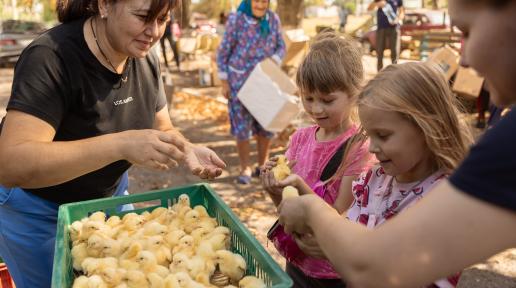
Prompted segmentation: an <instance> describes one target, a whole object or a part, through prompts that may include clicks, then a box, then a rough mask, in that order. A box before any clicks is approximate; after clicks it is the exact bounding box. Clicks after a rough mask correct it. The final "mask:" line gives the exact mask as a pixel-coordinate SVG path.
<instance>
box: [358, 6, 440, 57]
mask: <svg viewBox="0 0 516 288" xmlns="http://www.w3.org/2000/svg"><path fill="white" fill-rule="evenodd" d="M449 27H450V21H449V17H448V15H447V14H446V12H444V11H431V10H430V11H407V12H406V13H405V18H403V23H402V25H401V27H400V29H401V50H404V49H408V48H409V44H410V41H411V40H412V35H414V34H415V33H423V32H429V31H434V30H446V29H448V30H449V29H450V28H449ZM376 30H377V27H376V25H375V26H372V27H371V29H369V31H367V32H366V33H364V34H362V35H359V39H360V42H361V43H362V47H364V51H365V52H372V51H374V50H376ZM385 47H386V49H388V48H389V47H390V45H389V43H388V41H387V43H386V45H385Z"/></svg>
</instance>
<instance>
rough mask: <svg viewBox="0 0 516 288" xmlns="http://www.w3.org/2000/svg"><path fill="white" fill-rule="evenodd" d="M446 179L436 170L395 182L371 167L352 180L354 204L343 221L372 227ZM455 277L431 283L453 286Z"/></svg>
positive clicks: (444, 174)
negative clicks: (419, 179) (425, 176)
mask: <svg viewBox="0 0 516 288" xmlns="http://www.w3.org/2000/svg"><path fill="white" fill-rule="evenodd" d="M447 177H448V173H446V172H444V171H441V170H439V171H437V172H435V173H433V174H432V175H430V176H428V177H427V178H425V179H423V180H421V181H416V182H413V183H398V182H396V179H395V178H394V177H393V176H389V175H387V174H385V172H384V170H383V168H382V167H380V166H375V167H373V168H372V169H371V170H369V171H367V172H365V173H362V174H361V175H360V177H358V179H357V180H355V181H353V185H352V186H353V188H352V192H353V196H354V197H355V201H354V202H353V204H352V205H351V208H349V210H348V212H347V218H348V219H349V220H351V221H354V222H358V223H361V224H363V225H366V226H367V227H368V228H374V227H376V226H378V225H381V224H383V223H384V222H385V221H387V220H389V219H390V218H392V217H394V216H396V215H397V214H398V213H400V212H401V211H403V210H405V209H407V208H409V207H411V206H412V205H414V204H415V203H416V202H417V201H418V200H419V199H421V198H423V197H424V196H425V195H426V193H428V192H429V191H431V190H432V188H434V187H435V186H436V185H437V184H439V183H440V182H441V181H442V180H443V179H446V178H447ZM400 237H403V236H401V235H400ZM458 275H460V274H457V275H453V276H451V277H448V278H445V279H441V280H438V281H436V282H434V283H433V284H434V285H435V286H437V287H440V288H448V287H455V285H457V282H458ZM435 286H429V287H435Z"/></svg>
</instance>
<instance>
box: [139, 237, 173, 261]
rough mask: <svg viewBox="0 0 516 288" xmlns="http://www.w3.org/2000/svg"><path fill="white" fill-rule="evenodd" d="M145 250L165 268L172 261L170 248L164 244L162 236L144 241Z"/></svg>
mask: <svg viewBox="0 0 516 288" xmlns="http://www.w3.org/2000/svg"><path fill="white" fill-rule="evenodd" d="M144 249H145V250H148V251H150V252H152V253H153V254H154V256H156V261H157V262H158V264H159V265H165V266H167V265H168V264H169V263H170V261H172V254H171V251H170V248H168V246H167V245H166V244H165V241H164V240H163V237H162V236H151V237H148V238H147V240H146V245H145V246H144Z"/></svg>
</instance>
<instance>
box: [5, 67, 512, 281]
mask: <svg viewBox="0 0 516 288" xmlns="http://www.w3.org/2000/svg"><path fill="white" fill-rule="evenodd" d="M373 62H374V59H371V58H367V57H366V58H364V64H365V65H366V72H367V73H369V74H371V73H374V71H372V70H373V69H374V68H372V67H376V64H375V63H373ZM182 65H183V67H182V71H181V73H179V72H178V71H177V70H174V69H173V70H172V73H171V75H172V80H173V82H174V86H175V91H176V93H175V95H174V97H173V98H172V105H171V107H170V112H171V118H172V121H173V123H174V125H175V126H176V127H178V129H179V130H180V131H181V132H182V133H183V134H184V135H185V136H186V137H187V138H188V139H190V140H191V141H192V142H195V143H201V144H203V145H206V146H208V147H210V148H212V149H213V150H215V151H216V152H217V154H218V155H220V156H221V157H222V158H223V160H224V161H225V162H226V163H227V164H228V168H227V169H226V171H224V172H223V174H222V176H221V177H219V178H217V179H216V180H214V181H212V182H210V183H209V184H210V185H211V186H212V187H213V189H214V190H215V191H216V192H217V193H218V194H219V196H221V197H222V199H223V200H224V201H225V202H226V204H227V205H228V206H229V207H231V209H232V210H233V212H234V213H235V214H236V215H237V216H238V217H239V218H240V220H241V221H242V222H243V223H244V224H245V225H246V227H247V228H248V229H249V230H250V231H251V232H252V234H253V235H254V236H255V237H256V238H257V239H258V241H259V242H260V243H261V244H262V245H263V246H264V247H265V249H266V250H267V251H268V252H269V253H270V254H271V255H272V257H273V258H274V259H275V260H276V261H277V262H278V263H279V264H280V265H281V266H284V260H283V259H282V258H281V257H280V256H279V255H278V253H277V252H276V251H275V249H274V247H273V245H272V244H271V243H268V242H267V240H266V237H265V235H266V232H267V230H268V229H269V227H270V226H271V225H272V224H273V223H274V221H275V220H276V217H277V216H276V208H275V207H274V205H273V204H272V202H271V201H270V199H269V198H268V197H267V196H266V194H265V193H264V191H263V190H262V188H261V186H260V183H259V181H258V179H256V178H254V179H253V181H252V183H251V184H250V185H239V184H236V182H235V179H236V176H237V175H238V157H237V151H236V147H235V145H234V141H233V139H232V137H231V136H230V135H229V124H228V122H227V115H226V105H225V103H224V99H223V98H222V97H221V96H220V93H219V89H218V88H214V87H200V86H199V85H198V83H199V81H198V76H199V73H198V71H197V68H198V67H199V65H201V66H202V65H204V64H202V63H201V64H199V63H197V62H195V61H186V62H183V63H182ZM12 75H13V70H12V69H0V117H3V116H4V115H5V106H6V105H7V100H8V97H9V94H10V88H11V87H10V86H11V83H12ZM370 77H371V75H369V77H368V78H370ZM471 118H473V116H471ZM479 132H480V131H476V133H477V134H478V133H479ZM282 137H283V138H281V139H276V140H275V142H274V144H273V145H274V148H273V150H272V153H273V154H275V153H284V149H285V147H284V145H285V143H286V138H285V135H282ZM252 157H253V159H256V153H252ZM129 176H130V188H129V192H130V193H142V192H145V191H149V190H155V189H162V188H167V187H174V186H180V185H186V184H192V183H197V182H199V179H198V178H197V177H195V176H193V175H191V174H190V173H189V171H187V169H185V167H182V166H180V167H178V168H176V169H173V170H170V171H166V172H156V171H151V170H148V169H144V168H141V167H133V168H131V169H130V171H129ZM459 287H467V288H469V287H472V288H476V287H478V288H480V287H482V288H489V287H493V288H494V287H497V288H498V287H516V249H510V250H507V251H505V252H503V253H501V254H499V255H497V256H495V257H492V258H491V259H489V260H487V261H486V262H485V263H482V264H478V265H475V266H473V267H470V268H468V269H466V270H465V271H464V273H463V276H462V278H461V280H460V283H459Z"/></svg>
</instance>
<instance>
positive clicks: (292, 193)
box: [281, 186, 299, 199]
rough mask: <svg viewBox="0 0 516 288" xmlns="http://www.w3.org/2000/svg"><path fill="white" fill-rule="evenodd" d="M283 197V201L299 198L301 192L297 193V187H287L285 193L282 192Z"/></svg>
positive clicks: (284, 189)
mask: <svg viewBox="0 0 516 288" xmlns="http://www.w3.org/2000/svg"><path fill="white" fill-rule="evenodd" d="M281 196H282V198H283V199H287V198H292V197H298V196H299V192H298V191H297V189H296V187H294V186H286V187H285V188H283V191H282V192H281Z"/></svg>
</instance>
